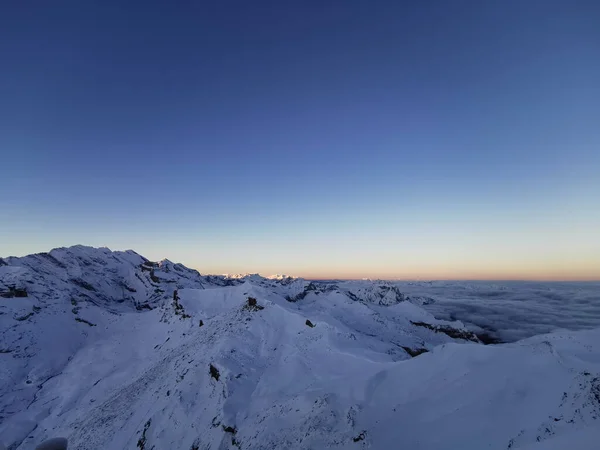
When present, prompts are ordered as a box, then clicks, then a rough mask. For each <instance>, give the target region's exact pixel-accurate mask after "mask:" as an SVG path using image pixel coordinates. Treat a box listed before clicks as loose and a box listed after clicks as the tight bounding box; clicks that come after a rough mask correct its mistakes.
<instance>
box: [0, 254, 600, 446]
mask: <svg viewBox="0 0 600 450" xmlns="http://www.w3.org/2000/svg"><path fill="white" fill-rule="evenodd" d="M419 289H421V288H419ZM413 290H414V286H413ZM0 294H1V295H2V297H0V333H1V334H0V442H3V443H4V444H5V445H6V446H7V447H8V448H9V449H30V448H33V447H35V445H37V444H39V443H40V442H42V441H43V440H44V439H47V438H49V437H56V436H64V437H67V438H68V440H69V448H70V449H77V450H84V449H142V450H150V449H156V450H160V449H185V450H188V449H189V450H193V449H196V450H199V449H320V448H340V449H365V448H370V449H461V450H469V449H474V450H480V449H503V450H504V449H528V450H554V449H563V448H569V449H570V450H575V449H592V448H598V442H600V421H599V419H600V329H590V330H582V331H561V332H556V333H552V334H545V335H539V336H534V337H530V338H527V339H525V340H521V341H517V342H513V343H509V344H499V345H484V344H483V343H482V342H481V341H480V340H479V338H478V337H477V335H475V334H474V333H472V332H471V331H469V329H467V328H466V327H465V325H463V324H462V323H461V322H458V321H444V320H438V319H436V318H435V317H434V316H433V315H432V314H431V313H430V312H427V311H426V310H425V309H423V308H424V307H429V306H431V305H432V304H434V303H435V301H434V299H433V298H430V297H427V296H424V295H416V294H415V293H412V292H411V293H407V292H406V291H403V290H402V285H401V284H397V283H390V282H380V281H356V282H327V283H316V282H310V281H306V280H302V279H296V278H290V277H282V276H278V277H273V278H263V277H260V276H258V275H250V276H241V277H231V278H230V277H223V276H202V275H200V274H199V273H198V272H196V271H194V270H191V269H187V268H186V267H184V266H182V265H179V264H173V263H171V262H170V261H167V260H165V261H161V262H159V263H154V262H150V261H147V260H146V259H145V258H143V257H142V256H140V255H138V254H137V253H135V252H133V251H127V252H112V251H110V250H108V249H93V248H89V247H82V246H77V247H71V248H68V249H56V250H53V251H51V252H50V253H48V254H38V255H30V256H27V257H23V258H5V259H0ZM249 299H250V300H249ZM253 299H255V300H256V302H254V300H253Z"/></svg>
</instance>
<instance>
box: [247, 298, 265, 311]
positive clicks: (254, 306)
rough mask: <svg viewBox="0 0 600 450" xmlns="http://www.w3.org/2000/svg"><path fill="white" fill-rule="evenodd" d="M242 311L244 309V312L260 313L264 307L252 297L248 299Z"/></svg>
mask: <svg viewBox="0 0 600 450" xmlns="http://www.w3.org/2000/svg"><path fill="white" fill-rule="evenodd" d="M243 309H245V310H246V311H261V310H263V309H265V307H264V306H261V305H259V304H258V303H257V302H256V299H255V298H254V297H248V301H247V302H246V304H245V305H244V308H243Z"/></svg>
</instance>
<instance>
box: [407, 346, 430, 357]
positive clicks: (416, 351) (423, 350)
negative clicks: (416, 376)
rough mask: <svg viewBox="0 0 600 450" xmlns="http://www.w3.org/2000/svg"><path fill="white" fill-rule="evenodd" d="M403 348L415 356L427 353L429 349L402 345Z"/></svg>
mask: <svg viewBox="0 0 600 450" xmlns="http://www.w3.org/2000/svg"><path fill="white" fill-rule="evenodd" d="M402 349H403V350H404V351H405V352H406V353H408V354H409V355H410V356H412V357H413V358H414V357H415V356H419V355H422V354H423V353H427V352H428V351H429V350H427V349H426V348H415V349H412V348H410V347H402Z"/></svg>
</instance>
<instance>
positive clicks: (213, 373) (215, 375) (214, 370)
mask: <svg viewBox="0 0 600 450" xmlns="http://www.w3.org/2000/svg"><path fill="white" fill-rule="evenodd" d="M208 371H209V373H210V376H211V377H213V378H214V379H215V380H217V381H219V377H220V376H221V374H220V373H219V369H217V368H216V367H215V366H213V365H212V364H211V365H210V367H209V368H208Z"/></svg>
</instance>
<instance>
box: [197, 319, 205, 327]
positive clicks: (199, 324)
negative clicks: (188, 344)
mask: <svg viewBox="0 0 600 450" xmlns="http://www.w3.org/2000/svg"><path fill="white" fill-rule="evenodd" d="M198 326H200V327H201V326H204V322H203V321H202V319H200V322H199V323H198Z"/></svg>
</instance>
